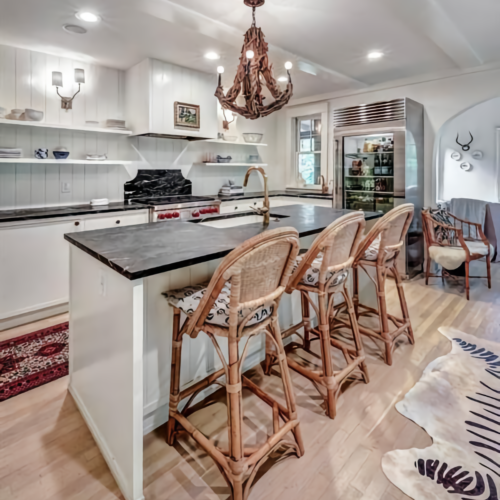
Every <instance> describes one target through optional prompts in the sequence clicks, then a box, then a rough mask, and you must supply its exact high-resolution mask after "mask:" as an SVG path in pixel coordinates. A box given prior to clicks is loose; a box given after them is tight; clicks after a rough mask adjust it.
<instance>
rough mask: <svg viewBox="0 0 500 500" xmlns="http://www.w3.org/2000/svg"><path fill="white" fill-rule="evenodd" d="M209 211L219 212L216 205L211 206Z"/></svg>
mask: <svg viewBox="0 0 500 500" xmlns="http://www.w3.org/2000/svg"><path fill="white" fill-rule="evenodd" d="M210 212H211V213H213V214H217V213H219V209H218V208H217V207H212V208H211V209H210Z"/></svg>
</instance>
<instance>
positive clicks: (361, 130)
mask: <svg viewBox="0 0 500 500" xmlns="http://www.w3.org/2000/svg"><path fill="white" fill-rule="evenodd" d="M333 118H334V142H335V155H334V156H335V160H334V164H335V165H334V169H335V173H334V177H335V201H334V203H335V206H336V207H337V208H348V209H352V210H365V211H380V212H383V213H386V212H388V211H389V210H391V209H392V208H394V207H396V206H398V205H401V204H403V203H413V204H414V205H415V217H414V218H413V222H412V224H411V227H410V230H409V232H408V236H407V241H406V248H405V251H404V252H401V253H402V255H401V259H400V261H399V262H398V269H399V271H400V273H401V275H403V276H404V277H407V278H412V277H413V276H415V275H416V274H418V273H420V272H422V270H423V262H424V242H423V232H422V217H421V210H422V207H423V204H424V108H423V106H422V105H421V104H419V103H418V102H415V101H413V100H411V99H408V98H403V99H395V100H392V101H385V102H375V103H372V104H363V105H360V106H354V107H350V108H343V109H337V110H335V111H334V115H333Z"/></svg>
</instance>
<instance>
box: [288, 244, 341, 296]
mask: <svg viewBox="0 0 500 500" xmlns="http://www.w3.org/2000/svg"><path fill="white" fill-rule="evenodd" d="M303 257H304V255H299V256H298V257H297V260H296V261H295V266H294V268H293V272H295V269H297V267H298V266H299V263H300V262H301V261H302V258H303ZM322 263H323V254H322V253H321V252H320V253H319V254H318V256H317V257H316V258H315V259H314V260H313V262H312V265H311V267H310V268H309V269H308V270H307V271H306V273H305V274H304V276H303V277H302V279H301V280H300V282H301V283H302V284H303V285H308V286H317V285H318V283H319V271H320V269H321V264H322ZM334 274H335V278H334V279H333V281H332V282H331V284H330V287H332V286H337V285H341V284H342V283H344V281H345V280H346V279H347V277H348V276H349V270H346V269H341V270H340V271H337V272H335V273H330V272H329V273H327V275H326V279H327V280H329V279H330V278H331V277H332V276H333V275H334Z"/></svg>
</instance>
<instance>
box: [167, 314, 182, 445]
mask: <svg viewBox="0 0 500 500" xmlns="http://www.w3.org/2000/svg"><path fill="white" fill-rule="evenodd" d="M180 319H181V311H180V309H177V308H176V309H174V324H173V328H172V369H171V374H170V402H169V407H170V412H169V413H170V415H169V419H168V422H167V443H168V444H169V445H170V446H173V445H174V443H175V427H176V420H175V418H174V417H173V415H174V413H175V412H177V405H178V404H179V390H180V389H179V388H180V378H181V353H182V336H180V335H179V326H180Z"/></svg>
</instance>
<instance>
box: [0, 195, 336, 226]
mask: <svg viewBox="0 0 500 500" xmlns="http://www.w3.org/2000/svg"><path fill="white" fill-rule="evenodd" d="M199 196H207V197H208V198H214V199H218V200H221V201H236V200H247V199H250V198H264V192H263V191H262V192H261V191H257V192H247V193H245V194H238V195H233V196H219V195H199ZM269 196H270V197H274V196H289V197H293V198H316V199H327V200H331V199H332V194H331V193H330V194H322V193H311V194H309V193H299V192H290V191H270V192H269ZM147 208H148V207H147V206H145V205H139V204H134V203H132V204H130V205H129V204H127V203H126V202H113V203H110V204H109V205H101V206H96V207H93V206H92V205H90V204H87V205H61V206H56V207H41V208H16V209H13V210H0V224H2V223H4V222H19V221H29V220H37V219H38V220H39V219H53V218H57V217H78V216H80V215H92V214H104V213H107V212H125V211H129V210H146V209H147Z"/></svg>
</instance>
